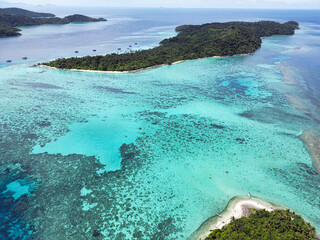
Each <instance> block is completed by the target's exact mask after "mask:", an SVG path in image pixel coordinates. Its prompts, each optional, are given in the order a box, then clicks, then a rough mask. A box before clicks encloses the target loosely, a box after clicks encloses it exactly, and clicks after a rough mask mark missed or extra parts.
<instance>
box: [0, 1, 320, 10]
mask: <svg viewBox="0 0 320 240" xmlns="http://www.w3.org/2000/svg"><path fill="white" fill-rule="evenodd" d="M5 1H6V2H8V3H24V4H36V5H45V4H54V5H59V6H105V7H180V8H195V7H196V8H275V9H278V8H279V9H291V8H292V9H320V0H116V1H115V0H90V1H88V0H5ZM0 4H1V5H4V2H3V1H0Z"/></svg>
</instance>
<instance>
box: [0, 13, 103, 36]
mask: <svg viewBox="0 0 320 240" xmlns="http://www.w3.org/2000/svg"><path fill="white" fill-rule="evenodd" d="M3 12H5V13H3ZM8 13H10V14H8ZM26 15H29V16H26ZM30 16H33V17H30ZM34 16H37V17H34ZM40 16H41V17H40ZM43 16H46V17H43ZM47 16H55V15H53V14H49V15H48V14H47V13H35V12H30V11H27V10H24V9H20V8H7V9H0V37H11V36H19V35H21V34H20V33H19V32H18V31H20V30H19V29H17V28H16V27H22V26H36V25H45V24H68V23H71V22H100V21H106V19H103V18H91V17H87V16H84V15H80V14H75V15H70V16H67V17H64V18H58V17H47Z"/></svg>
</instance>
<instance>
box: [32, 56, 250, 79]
mask: <svg viewBox="0 0 320 240" xmlns="http://www.w3.org/2000/svg"><path fill="white" fill-rule="evenodd" d="M251 54H253V53H246V54H237V55H232V56H212V57H204V58H196V59H186V60H179V61H176V62H173V63H171V64H160V65H155V66H151V67H146V68H141V69H136V70H128V71H102V70H86V69H66V68H56V67H51V66H47V65H43V64H40V65H38V67H42V68H50V69H54V70H61V71H71V72H89V73H112V74H124V73H138V72H142V71H146V70H150V69H154V68H159V67H163V66H170V65H174V64H179V63H183V62H186V61H194V60H203V59H207V58H226V57H235V56H248V55H251Z"/></svg>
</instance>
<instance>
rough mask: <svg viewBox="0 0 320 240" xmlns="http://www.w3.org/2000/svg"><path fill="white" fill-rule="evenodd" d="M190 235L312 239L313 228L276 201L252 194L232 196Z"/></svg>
mask: <svg viewBox="0 0 320 240" xmlns="http://www.w3.org/2000/svg"><path fill="white" fill-rule="evenodd" d="M190 239H191V240H214V239H219V240H222V239H306V240H316V230H315V228H314V227H313V226H311V224H310V223H308V222H306V221H305V220H304V219H303V218H302V217H301V216H299V215H298V214H296V213H294V212H292V211H290V210H289V209H286V208H284V207H282V206H280V205H277V204H274V203H270V202H267V201H265V200H262V199H259V198H256V197H251V198H250V199H248V198H244V197H235V198H233V199H231V200H230V202H229V203H228V205H227V207H226V209H225V210H224V211H223V212H222V213H221V214H219V213H218V214H217V215H216V216H213V217H212V218H210V219H208V220H207V221H206V222H205V223H203V224H202V225H201V227H200V228H199V229H198V230H197V231H196V232H195V233H194V234H193V235H192V236H191V237H190Z"/></svg>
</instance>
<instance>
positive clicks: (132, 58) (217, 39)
mask: <svg viewBox="0 0 320 240" xmlns="http://www.w3.org/2000/svg"><path fill="white" fill-rule="evenodd" d="M298 28H299V24H298V23H297V22H294V21H289V22H286V23H283V24H280V23H277V22H273V21H260V22H227V23H208V24H203V25H183V26H179V27H177V28H176V31H177V32H179V33H178V35H177V36H176V37H172V38H169V39H165V40H163V41H161V42H160V46H158V47H155V48H152V49H149V50H141V51H136V52H129V53H123V54H116V53H113V54H108V55H105V56H86V57H81V58H77V57H72V58H62V59H57V60H55V61H51V62H47V63H43V65H46V66H49V67H54V68H58V69H74V70H94V71H119V72H125V71H133V70H139V69H145V68H148V67H152V66H157V65H162V64H172V63H175V62H178V61H182V60H188V59H198V58H206V57H214V56H233V55H240V54H251V53H253V52H255V51H256V50H257V49H259V48H260V47H261V43H262V40H261V38H262V37H269V36H273V35H293V34H294V32H295V30H296V29H298Z"/></svg>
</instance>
